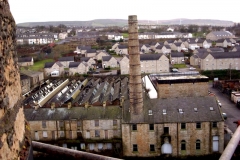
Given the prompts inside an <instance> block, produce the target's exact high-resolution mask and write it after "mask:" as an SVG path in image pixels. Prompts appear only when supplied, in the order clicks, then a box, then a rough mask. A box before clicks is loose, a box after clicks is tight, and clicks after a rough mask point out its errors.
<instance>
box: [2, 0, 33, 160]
mask: <svg viewBox="0 0 240 160" xmlns="http://www.w3.org/2000/svg"><path fill="white" fill-rule="evenodd" d="M0 30H1V31H0V159H4V160H8V159H20V158H21V159H25V158H24V157H22V156H24V155H22V152H24V150H26V148H27V147H28V146H26V143H25V138H26V139H27V137H26V134H25V129H26V125H25V118H24V114H23V108H22V104H21V103H22V101H21V85H20V75H19V69H18V65H17V53H16V50H15V47H16V40H15V36H16V35H15V21H14V19H13V17H12V15H11V12H10V8H9V4H8V1H7V0H0ZM27 128H28V127H27ZM28 145H29V142H28ZM25 156H26V154H25Z"/></svg>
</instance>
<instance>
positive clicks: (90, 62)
mask: <svg viewBox="0 0 240 160" xmlns="http://www.w3.org/2000/svg"><path fill="white" fill-rule="evenodd" d="M81 62H86V63H87V64H88V66H89V68H95V66H96V61H95V60H94V59H93V58H91V57H82V58H81Z"/></svg>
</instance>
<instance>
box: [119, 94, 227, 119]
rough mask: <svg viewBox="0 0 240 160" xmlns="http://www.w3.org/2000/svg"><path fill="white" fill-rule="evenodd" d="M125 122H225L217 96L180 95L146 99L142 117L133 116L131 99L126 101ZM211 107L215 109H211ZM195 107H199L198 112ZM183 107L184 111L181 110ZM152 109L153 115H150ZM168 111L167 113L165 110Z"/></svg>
mask: <svg viewBox="0 0 240 160" xmlns="http://www.w3.org/2000/svg"><path fill="white" fill-rule="evenodd" d="M124 106H125V107H124V111H123V115H125V116H124V117H123V118H124V119H123V120H124V122H123V123H126V122H127V123H181V122H182V123H194V122H223V121H224V120H223V118H222V115H221V111H220V109H219V107H218V105H217V102H216V98H215V97H210V96H206V97H178V98H166V99H149V98H145V99H144V110H143V112H142V115H139V117H143V121H142V120H141V119H138V117H136V118H132V119H131V116H130V113H129V107H130V106H129V100H126V101H125V103H124ZM210 107H212V108H213V110H210ZM194 108H197V112H196V111H195V109H194ZM179 109H182V111H183V112H181V113H180V112H179ZM149 110H152V115H149ZM164 111H166V114H163V112H164Z"/></svg>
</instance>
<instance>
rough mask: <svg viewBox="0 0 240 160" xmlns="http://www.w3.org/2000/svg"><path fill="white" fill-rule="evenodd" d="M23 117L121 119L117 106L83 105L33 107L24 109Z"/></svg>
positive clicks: (33, 119) (32, 118) (44, 118)
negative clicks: (69, 107) (86, 107)
mask: <svg viewBox="0 0 240 160" xmlns="http://www.w3.org/2000/svg"><path fill="white" fill-rule="evenodd" d="M24 114H25V117H26V119H27V120H28V121H39V120H70V119H77V120H94V119H121V118H122V109H121V108H120V107H118V106H107V107H106V108H104V107H99V106H92V107H89V108H88V109H85V108H84V107H73V108H71V109H68V108H55V109H54V110H51V109H50V108H39V109H38V110H37V111H36V110H35V109H33V108H27V109H24Z"/></svg>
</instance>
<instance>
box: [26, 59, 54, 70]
mask: <svg viewBox="0 0 240 160" xmlns="http://www.w3.org/2000/svg"><path fill="white" fill-rule="evenodd" d="M46 62H53V59H44V60H42V61H37V62H34V65H33V66H29V69H30V70H33V71H42V70H43V68H44V65H45V63H46Z"/></svg>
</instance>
